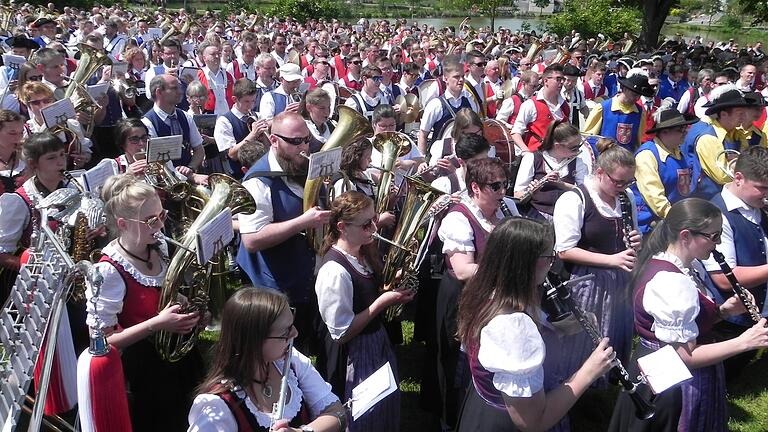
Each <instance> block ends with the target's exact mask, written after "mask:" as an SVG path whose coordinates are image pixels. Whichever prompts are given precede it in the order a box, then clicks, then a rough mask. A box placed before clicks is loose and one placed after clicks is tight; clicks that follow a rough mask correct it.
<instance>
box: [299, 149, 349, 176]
mask: <svg viewBox="0 0 768 432" xmlns="http://www.w3.org/2000/svg"><path fill="white" fill-rule="evenodd" d="M342 150H343V149H342V148H341V147H336V148H334V149H331V150H326V151H321V152H317V153H312V154H311V155H309V174H307V180H312V179H316V178H320V177H329V176H332V175H333V174H334V173H336V172H338V171H339V168H340V167H341V151H342Z"/></svg>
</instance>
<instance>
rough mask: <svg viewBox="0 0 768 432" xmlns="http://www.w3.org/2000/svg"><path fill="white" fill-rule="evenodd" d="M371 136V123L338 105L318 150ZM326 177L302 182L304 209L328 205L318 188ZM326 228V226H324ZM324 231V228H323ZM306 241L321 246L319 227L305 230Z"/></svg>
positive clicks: (352, 110) (321, 239)
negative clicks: (332, 124) (336, 117)
mask: <svg viewBox="0 0 768 432" xmlns="http://www.w3.org/2000/svg"><path fill="white" fill-rule="evenodd" d="M371 136H373V128H372V127H371V123H370V122H369V121H368V119H366V118H365V117H363V116H362V115H361V114H359V113H358V112H357V111H355V110H354V109H352V108H350V107H348V106H344V105H342V106H339V121H338V123H337V124H336V128H335V129H334V130H333V132H332V133H331V136H329V137H328V141H326V142H325V144H323V147H322V148H321V149H320V151H327V150H331V149H334V148H337V147H345V146H347V145H349V144H352V143H354V142H356V141H359V140H361V139H363V138H369V137H371ZM327 180H328V179H323V178H315V179H311V180H310V179H307V181H306V182H305V183H304V211H305V212H306V211H308V210H309V209H311V208H312V207H315V206H318V205H320V206H321V207H323V206H324V205H329V204H330V203H329V202H327V201H328V199H327V198H328V197H329V196H328V194H326V197H325V201H326V202H325V203H323V202H321V201H320V200H319V199H320V190H321V188H322V186H323V183H325V182H326V181H327ZM327 187H328V190H332V189H333V185H327ZM325 228H326V229H327V227H325ZM323 231H324V230H323ZM306 235H307V241H308V242H309V245H310V246H311V247H312V248H314V250H315V251H319V250H320V249H321V248H322V246H323V237H324V236H323V235H322V232H320V230H319V229H317V230H307V233H306Z"/></svg>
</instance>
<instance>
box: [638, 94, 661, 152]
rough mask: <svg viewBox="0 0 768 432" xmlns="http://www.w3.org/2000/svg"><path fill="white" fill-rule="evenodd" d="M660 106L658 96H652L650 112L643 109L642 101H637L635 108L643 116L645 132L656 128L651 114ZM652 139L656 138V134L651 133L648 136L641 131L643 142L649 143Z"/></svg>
mask: <svg viewBox="0 0 768 432" xmlns="http://www.w3.org/2000/svg"><path fill="white" fill-rule="evenodd" d="M660 105H661V98H659V97H658V96H654V98H653V107H652V108H651V109H650V110H648V109H645V104H643V100H642V99H640V100H639V101H637V106H638V108H639V109H640V112H642V113H643V115H644V116H645V130H648V129H653V127H654V126H656V122H655V121H654V120H653V113H655V112H656V110H657V109H658V108H659V106H660ZM654 138H656V134H653V133H650V134H649V133H648V132H645V131H643V142H646V141H651V140H653V139H654Z"/></svg>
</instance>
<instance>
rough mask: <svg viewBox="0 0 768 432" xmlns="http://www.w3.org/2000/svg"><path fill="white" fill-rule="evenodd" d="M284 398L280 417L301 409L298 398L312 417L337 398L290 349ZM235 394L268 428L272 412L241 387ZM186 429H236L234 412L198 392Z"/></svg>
mask: <svg viewBox="0 0 768 432" xmlns="http://www.w3.org/2000/svg"><path fill="white" fill-rule="evenodd" d="M283 362H284V360H283V359H280V360H277V361H275V362H274V363H273V365H274V367H276V368H277V370H278V371H282V370H283ZM288 370H289V372H288V373H289V375H288V388H289V389H290V392H289V398H288V401H287V402H286V404H285V412H284V415H283V417H284V418H286V419H293V418H294V417H296V415H297V414H298V413H299V410H300V409H301V401H302V399H303V400H306V401H307V406H308V408H309V411H310V413H311V415H312V418H316V417H317V416H318V415H319V414H320V413H321V412H323V411H324V410H325V409H326V408H327V407H328V406H329V405H331V404H333V403H335V402H338V401H339V398H338V397H336V395H334V394H333V393H332V392H331V385H330V384H328V383H327V382H325V381H324V380H323V378H322V377H321V376H320V374H319V373H318V372H317V370H316V369H315V368H314V366H312V362H311V360H310V359H309V358H307V357H306V356H304V354H302V353H300V352H299V351H298V350H297V349H296V348H293V351H292V354H291V367H290V368H288ZM237 394H238V396H240V397H241V398H244V399H245V406H246V407H248V410H249V411H250V412H251V413H252V414H253V415H254V417H256V420H257V421H258V422H259V425H261V426H263V427H266V428H268V427H269V426H270V425H271V423H272V413H266V412H262V411H261V410H259V408H258V407H257V406H256V405H255V404H254V403H253V402H252V401H251V399H250V398H249V397H248V395H247V393H246V392H245V391H243V390H240V391H237ZM187 419H188V421H189V429H187V431H188V432H231V431H236V430H238V428H237V420H236V419H235V416H234V414H232V411H231V410H230V409H229V407H228V406H227V403H226V402H224V400H223V399H221V398H220V397H219V396H217V395H214V394H208V393H204V394H200V395H198V396H197V397H196V398H195V400H194V402H192V408H191V409H190V410H189V416H188V417H187Z"/></svg>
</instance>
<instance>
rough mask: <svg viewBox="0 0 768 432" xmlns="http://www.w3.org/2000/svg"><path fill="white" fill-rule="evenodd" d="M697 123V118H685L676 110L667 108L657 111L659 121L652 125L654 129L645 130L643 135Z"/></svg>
mask: <svg viewBox="0 0 768 432" xmlns="http://www.w3.org/2000/svg"><path fill="white" fill-rule="evenodd" d="M698 121H699V119H698V118H690V117H686V116H685V115H683V114H682V113H680V111H678V110H677V109H675V108H669V109H665V110H661V111H659V121H658V122H657V123H656V124H655V125H654V127H652V128H651V129H648V130H646V131H645V133H648V134H654V133H657V132H658V131H660V130H664V129H670V128H676V127H680V126H688V125H692V124H694V123H696V122H698Z"/></svg>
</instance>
